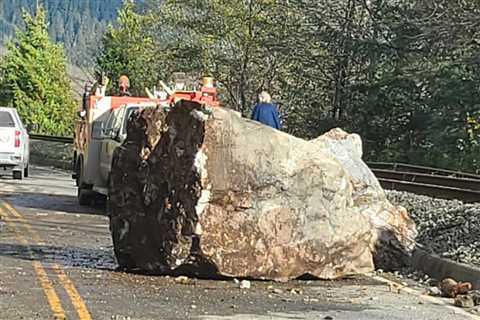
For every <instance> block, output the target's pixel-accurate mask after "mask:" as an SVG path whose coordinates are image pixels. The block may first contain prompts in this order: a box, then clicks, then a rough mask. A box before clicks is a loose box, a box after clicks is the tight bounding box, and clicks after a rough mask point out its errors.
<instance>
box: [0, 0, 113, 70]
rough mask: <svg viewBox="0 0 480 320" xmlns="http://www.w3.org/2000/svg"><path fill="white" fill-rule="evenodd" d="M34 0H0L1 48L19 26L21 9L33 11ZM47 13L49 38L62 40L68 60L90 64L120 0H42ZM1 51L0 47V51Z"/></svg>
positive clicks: (78, 63) (57, 40)
mask: <svg viewBox="0 0 480 320" xmlns="http://www.w3.org/2000/svg"><path fill="white" fill-rule="evenodd" d="M36 2H37V0H8V1H5V0H1V1H0V47H1V45H2V44H5V42H6V41H8V39H10V38H11V37H12V36H13V35H14V34H15V28H16V27H17V26H20V25H21V21H22V19H21V15H22V9H25V10H27V11H29V12H32V11H33V10H34V8H35V4H36ZM39 2H40V3H43V4H44V6H45V8H46V9H47V12H48V20H49V33H50V36H51V38H52V40H54V41H56V42H63V43H64V45H65V49H66V51H67V55H68V57H69V59H70V62H71V63H72V64H74V65H80V66H91V64H92V59H93V56H94V53H95V51H96V49H97V47H98V43H99V41H100V40H101V37H102V35H103V32H104V30H105V28H106V26H107V24H108V23H109V22H110V21H112V20H113V19H115V17H116V13H117V9H118V8H119V6H120V5H121V4H122V0H80V1H79V0H41V1H39ZM1 52H2V50H1V49H0V53H1Z"/></svg>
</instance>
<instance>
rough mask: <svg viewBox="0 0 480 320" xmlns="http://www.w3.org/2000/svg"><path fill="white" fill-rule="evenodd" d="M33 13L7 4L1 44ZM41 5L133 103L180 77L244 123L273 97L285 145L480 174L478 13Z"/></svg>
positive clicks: (58, 33)
mask: <svg viewBox="0 0 480 320" xmlns="http://www.w3.org/2000/svg"><path fill="white" fill-rule="evenodd" d="M32 2H34V0H30V1H27V0H16V1H8V2H7V1H2V2H1V3H0V31H1V34H2V37H3V39H4V40H5V39H6V38H9V37H14V27H13V26H14V25H20V26H21V23H20V22H19V19H20V20H21V11H18V10H15V9H14V8H13V6H14V5H17V6H24V7H26V8H30V7H31V6H32ZM43 2H44V5H45V9H46V21H48V34H49V36H50V38H51V39H52V40H53V41H54V42H62V43H64V48H65V50H66V53H67V57H68V60H69V62H73V63H74V64H77V65H83V66H88V67H90V68H92V69H94V74H96V75H97V77H100V75H107V76H108V77H109V78H110V79H112V81H111V82H110V83H115V80H116V79H118V78H119V77H120V75H122V74H126V75H128V76H129V78H130V82H131V84H132V88H131V89H132V92H133V93H134V94H139V95H144V94H145V90H144V89H145V87H149V88H152V87H153V86H154V85H156V84H157V83H158V80H166V81H168V80H169V78H170V77H171V75H172V73H173V72H177V71H181V72H186V73H188V74H192V75H195V76H198V77H199V76H202V75H209V76H213V77H214V78H215V79H216V81H217V86H218V90H219V92H220V95H221V99H222V103H223V105H224V106H226V107H229V108H233V109H235V110H238V111H239V112H241V113H242V114H243V115H244V116H246V117H248V116H249V115H250V112H251V109H252V107H253V105H254V104H255V102H256V97H257V95H258V93H259V92H260V91H262V90H267V91H269V92H270V93H271V94H272V96H273V98H274V100H275V103H276V104H277V105H278V107H279V109H280V114H281V120H282V122H283V130H284V131H286V132H288V133H290V134H293V135H296V136H299V137H303V138H310V139H311V138H315V137H317V136H319V135H320V134H322V133H324V132H325V131H327V130H329V129H331V128H334V127H341V128H343V129H345V130H347V131H349V132H356V133H358V134H360V135H361V136H362V139H363V143H364V146H363V147H364V155H365V158H366V160H368V161H396V162H406V163H414V164H420V165H428V166H436V167H442V168H450V169H458V170H466V171H472V172H479V171H480V160H479V159H480V103H479V100H478V97H479V96H480V50H479V49H480V23H479V22H478V17H479V16H480V3H479V2H478V1H476V0H463V1H449V0H439V1H433V2H431V1H419V0H402V1H398V0H328V1H314V0H288V1H284V0H282V1H280V0H240V1H238V0H222V1H219V0H145V1H131V0H126V1H121V0H110V1H102V0H97V1H96V0H84V1H75V0H65V1H64V0H57V1H55V0H44V1H43ZM117 10H118V12H117ZM19 17H20V18H19ZM12 68H13V66H12ZM114 88H115V87H114V86H113V87H112V88H111V89H112V90H113V89H114ZM7 89H8V88H7ZM7 89H5V90H7ZM5 92H7V91H5Z"/></svg>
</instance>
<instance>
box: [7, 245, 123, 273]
mask: <svg viewBox="0 0 480 320" xmlns="http://www.w3.org/2000/svg"><path fill="white" fill-rule="evenodd" d="M0 256H4V257H11V258H16V259H22V260H28V261H40V262H42V263H57V264H59V265H61V266H64V267H81V268H87V269H99V270H112V271H113V270H115V268H116V267H117V264H116V263H115V258H114V254H113V251H112V249H109V248H105V249H87V248H79V247H57V246H48V245H21V244H11V243H0Z"/></svg>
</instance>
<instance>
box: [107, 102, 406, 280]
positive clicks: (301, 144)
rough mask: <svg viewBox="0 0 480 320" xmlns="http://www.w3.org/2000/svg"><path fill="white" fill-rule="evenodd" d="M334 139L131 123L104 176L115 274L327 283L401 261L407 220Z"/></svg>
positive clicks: (188, 110) (195, 116) (162, 118)
mask: <svg viewBox="0 0 480 320" xmlns="http://www.w3.org/2000/svg"><path fill="white" fill-rule="evenodd" d="M333 133H334V132H331V133H330V134H327V135H326V136H324V137H322V138H319V139H317V140H314V141H305V140H302V139H298V138H295V137H293V136H291V135H288V134H286V133H283V132H280V131H277V130H274V129H272V128H269V127H266V126H263V125H261V124H259V123H256V122H253V121H250V120H246V119H244V118H241V117H240V116H239V115H238V114H237V113H236V112H234V111H231V110H229V109H224V108H214V109H210V108H208V107H205V106H202V105H199V104H197V103H192V102H186V101H182V102H180V103H178V104H177V106H176V107H175V108H173V110H172V111H169V112H166V111H164V110H163V109H160V108H156V109H146V110H144V111H142V112H141V113H138V114H136V115H135V116H134V117H133V118H131V119H130V122H129V128H128V137H127V140H126V142H125V143H124V144H123V145H122V146H121V147H120V148H119V149H117V152H116V154H115V156H114V162H113V168H112V179H111V188H110V189H111V190H110V208H111V230H112V237H113V241H114V247H115V253H116V256H117V260H118V262H119V265H120V267H122V268H125V269H128V270H138V271H143V272H153V273H163V274H165V273H183V272H187V271H188V272H193V273H195V274H199V275H213V274H215V275H222V276H232V277H233V276H234V277H252V278H260V279H274V280H287V279H291V278H296V277H299V276H301V275H304V274H310V275H313V276H316V277H319V278H323V279H334V278H338V277H342V276H345V275H350V274H357V273H364V272H368V271H371V270H373V268H374V256H378V255H379V253H380V252H382V254H383V255H385V254H384V253H385V252H386V253H388V254H394V255H396V254H397V250H399V252H400V253H401V254H408V250H410V249H411V240H412V239H411V237H412V236H414V234H415V231H414V225H413V224H412V223H411V221H410V219H409V218H408V215H406V213H405V212H403V211H402V210H399V209H398V208H395V207H393V206H392V205H390V204H389V203H388V201H387V200H386V198H385V195H384V194H383V190H382V189H381V187H380V186H379V184H378V182H377V180H376V179H375V177H373V175H372V174H371V172H370V170H368V167H366V166H365V164H364V163H363V162H362V160H361V140H360V139H359V138H356V136H351V135H347V134H346V133H341V132H337V135H336V136H335V134H333ZM359 163H360V164H359ZM385 232H386V233H387V234H388V235H386V234H384V233H385ZM379 243H381V244H382V245H380V246H379ZM390 243H393V244H394V246H395V250H393V251H392V250H389V249H390ZM388 254H387V256H388Z"/></svg>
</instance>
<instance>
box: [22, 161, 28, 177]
mask: <svg viewBox="0 0 480 320" xmlns="http://www.w3.org/2000/svg"><path fill="white" fill-rule="evenodd" d="M28 173H29V166H28V164H27V166H26V167H25V169H23V176H24V177H25V178H28Z"/></svg>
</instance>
